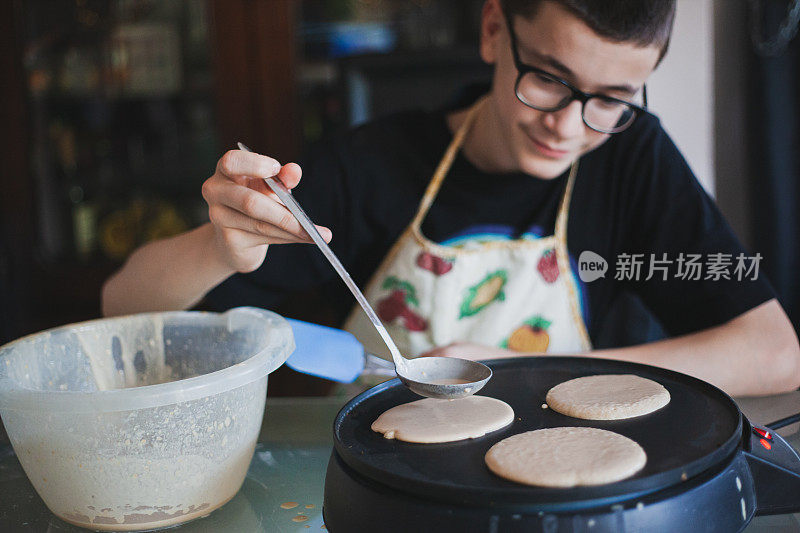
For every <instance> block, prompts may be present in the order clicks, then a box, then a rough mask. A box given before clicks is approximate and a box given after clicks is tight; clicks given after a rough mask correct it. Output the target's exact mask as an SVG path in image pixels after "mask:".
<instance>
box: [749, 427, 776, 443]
mask: <svg viewBox="0 0 800 533" xmlns="http://www.w3.org/2000/svg"><path fill="white" fill-rule="evenodd" d="M753 431H755V432H756V433H758V434H759V435H761V436H762V437H764V438H765V439H767V440H772V434H771V433H770V432H769V431H767V430H766V429H761V428H753Z"/></svg>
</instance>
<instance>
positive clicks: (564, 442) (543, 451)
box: [485, 427, 647, 488]
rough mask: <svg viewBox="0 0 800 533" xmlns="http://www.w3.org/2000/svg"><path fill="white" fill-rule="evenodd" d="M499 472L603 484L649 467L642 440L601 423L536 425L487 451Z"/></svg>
mask: <svg viewBox="0 0 800 533" xmlns="http://www.w3.org/2000/svg"><path fill="white" fill-rule="evenodd" d="M485 461H486V465H487V466H488V467H489V469H490V470H491V471H492V472H494V473H495V474H496V475H498V476H500V477H502V478H505V479H508V480H510V481H514V482H516V483H522V484H525V485H536V486H540V487H554V488H570V487H575V486H581V485H604V484H606V483H613V482H615V481H620V480H622V479H625V478H627V477H630V476H632V475H633V474H635V473H636V472H638V471H639V470H641V469H642V467H644V465H645V463H646V462H647V456H646V454H645V453H644V450H643V449H642V447H641V446H639V445H638V444H636V443H635V442H634V441H632V440H631V439H629V438H627V437H623V436H622V435H620V434H618V433H614V432H612V431H606V430H604V429H596V428H578V427H560V428H547V429H537V430H536V431H528V432H525V433H520V434H518V435H514V436H511V437H508V438H507V439H504V440H501V441H500V442H498V443H497V444H495V445H494V446H492V447H491V448H489V451H488V452H486V457H485Z"/></svg>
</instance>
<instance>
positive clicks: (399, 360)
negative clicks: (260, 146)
mask: <svg viewBox="0 0 800 533" xmlns="http://www.w3.org/2000/svg"><path fill="white" fill-rule="evenodd" d="M238 145H239V148H240V149H241V150H245V151H247V152H252V150H250V149H249V148H247V147H246V146H245V145H244V144H242V143H238ZM264 181H266V182H267V185H269V187H270V188H271V189H272V190H273V191H274V192H275V194H276V195H278V198H279V199H280V201H281V202H283V205H285V206H286V208H287V209H288V210H289V211H290V212H291V213H292V215H294V217H295V218H296V219H297V221H298V222H300V225H301V226H303V229H304V230H306V233H308V235H309V236H310V237H311V239H312V240H313V241H314V244H316V245H317V247H318V248H319V249H320V250H322V255H324V256H325V258H326V259H327V260H328V261H329V262H330V264H331V265H333V268H334V270H336V273H337V274H339V277H341V278H342V281H344V284H345V285H347V288H348V289H350V292H351V293H353V296H355V298H356V301H357V302H358V303H359V305H361V308H362V309H363V310H364V312H365V313H367V316H368V317H369V320H370V322H372V325H373V326H375V329H376V330H378V334H380V336H381V338H382V339H383V342H384V343H386V346H387V347H388V348H389V351H390V352H391V354H392V359H393V360H394V364H395V366H396V367H397V368H398V370H399V369H400V368H404V362H405V360H404V359H403V356H402V355H401V354H400V350H399V349H398V348H397V345H396V344H395V343H394V341H393V340H392V338H391V337H390V336H389V332H388V331H386V328H385V327H383V323H382V322H381V319H380V318H378V315H377V314H375V311H374V310H373V309H372V306H371V305H369V302H368V301H367V299H366V298H365V297H364V294H362V292H361V290H360V289H359V288H358V285H356V283H355V282H354V281H353V278H351V277H350V274H348V272H347V270H346V269H345V268H344V265H342V263H341V261H339V258H338V257H336V254H334V253H333V250H331V248H330V246H328V244H327V243H326V242H325V239H323V238H322V235H320V234H319V231H317V228H316V227H315V226H314V223H313V222H311V219H310V218H308V215H306V212H305V211H303V208H302V207H300V204H298V203H297V200H295V199H294V197H293V196H292V193H291V192H290V191H289V189H287V188H286V187H285V186H284V185H283V184H282V183H281V182H280V181H278V180H275V179H273V178H264Z"/></svg>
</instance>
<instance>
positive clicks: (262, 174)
mask: <svg viewBox="0 0 800 533" xmlns="http://www.w3.org/2000/svg"><path fill="white" fill-rule="evenodd" d="M280 170H281V164H280V163H278V162H277V161H276V160H275V159H273V158H271V157H269V156H265V155H261V154H256V153H253V152H245V151H243V150H229V151H228V152H225V155H223V156H222V157H221V158H220V159H219V161H217V171H218V172H220V173H221V174H224V175H225V176H227V177H229V178H235V177H236V176H256V177H259V178H266V177H270V176H274V175H276V174H277V173H278V172H279V171H280Z"/></svg>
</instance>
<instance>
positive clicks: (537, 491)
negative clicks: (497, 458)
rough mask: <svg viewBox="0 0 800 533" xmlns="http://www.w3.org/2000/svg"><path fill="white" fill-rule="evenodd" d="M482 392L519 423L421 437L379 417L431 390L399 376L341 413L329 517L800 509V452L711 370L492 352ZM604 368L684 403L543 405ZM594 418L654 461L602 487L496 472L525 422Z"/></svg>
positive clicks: (566, 521) (529, 524)
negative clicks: (528, 480)
mask: <svg viewBox="0 0 800 533" xmlns="http://www.w3.org/2000/svg"><path fill="white" fill-rule="evenodd" d="M489 366H490V367H491V368H492V370H493V372H494V377H493V378H492V379H491V380H490V381H489V383H488V384H487V385H486V387H484V389H483V390H482V391H481V392H480V394H481V395H484V396H491V397H494V398H498V399H500V400H503V401H505V402H507V403H508V404H509V405H511V407H512V408H513V409H514V413H515V419H514V422H513V423H512V424H511V425H510V426H508V427H506V428H504V429H501V430H499V431H495V432H493V433H490V434H488V435H486V436H484V437H481V438H477V439H471V440H464V441H458V442H452V443H446V444H433V445H431V444H410V443H405V442H400V441H396V440H391V439H385V438H383V436H382V435H380V434H378V433H375V432H373V431H372V430H371V429H370V425H371V424H372V422H373V421H374V420H375V419H376V418H377V417H378V416H379V415H380V414H381V413H383V412H384V411H385V410H387V409H389V408H391V407H394V406H396V405H399V404H402V403H406V402H410V401H414V400H418V399H420V398H419V396H416V395H415V394H414V393H412V392H411V391H409V390H408V389H407V388H406V387H404V386H403V385H402V384H401V383H400V382H399V380H397V379H394V380H391V381H388V382H386V383H383V384H381V385H378V386H377V387H374V388H372V389H370V390H368V391H366V392H364V393H363V394H361V395H359V396H357V397H356V398H354V399H353V400H351V401H350V402H349V403H348V404H347V405H345V406H344V407H343V408H342V410H341V411H340V412H339V414H338V415H337V417H336V420H335V422H334V428H333V429H334V450H333V453H332V455H331V459H330V462H329V464H328V470H327V474H326V478H325V497H324V498H325V499H324V504H323V513H324V517H325V524H326V527H327V528H328V530H330V531H332V532H333V533H341V532H345V533H350V532H362V531H373V530H380V531H382V532H393V531H397V532H409V531H421V532H426V531H437V532H438V531H453V532H471V531H475V532H505V531H543V532H556V531H558V532H579V531H587V532H589V531H591V532H595V531H613V532H617V531H707V532H725V533H729V532H732V531H741V530H742V529H744V527H745V526H746V525H747V524H748V523H749V522H750V520H751V519H752V518H753V516H754V515H756V514H777V513H787V512H792V511H798V510H800V457H798V454H797V452H796V451H795V450H794V449H793V448H792V447H791V446H790V445H789V444H788V443H786V441H785V440H783V438H781V437H780V436H779V435H778V434H776V433H773V432H772V431H771V430H769V429H767V428H763V427H754V426H751V425H750V423H749V422H748V421H747V419H746V418H745V417H744V416H743V415H742V413H741V412H740V410H739V408H738V407H737V405H736V404H735V403H734V402H733V400H731V398H730V397H729V396H727V395H726V394H725V393H723V392H722V391H721V390H719V389H717V388H716V387H714V386H712V385H710V384H708V383H706V382H704V381H701V380H699V379H696V378H693V377H690V376H687V375H684V374H680V373H677V372H672V371H669V370H664V369H661V368H657V367H652V366H647V365H641V364H636V363H626V362H620V361H611V360H605V359H589V358H581V357H538V358H524V359H502V360H495V361H492V362H490V363H489ZM593 374H636V375H639V376H642V377H645V378H649V379H652V380H654V381H657V382H659V383H661V384H662V385H663V386H664V387H666V389H667V390H668V391H669V393H670V396H671V400H670V403H669V404H668V405H667V406H666V407H664V408H662V409H660V410H658V411H656V412H654V413H651V414H649V415H644V416H640V417H636V418H631V419H627V420H612V421H600V420H581V419H577V418H572V417H568V416H566V415H562V414H560V413H557V412H555V411H553V410H552V409H546V408H543V406H542V404H543V403H544V399H545V395H546V394H547V391H548V390H549V389H550V388H551V387H553V386H555V385H557V384H559V383H561V382H564V381H567V380H569V379H573V378H576V377H581V376H586V375H593ZM560 426H589V427H596V428H600V429H607V430H610V431H614V432H616V433H619V434H621V435H625V436H626V437H628V438H631V439H633V440H634V441H636V442H637V443H639V444H640V445H641V446H642V447H643V448H644V450H645V452H646V453H647V464H646V465H645V467H644V468H643V469H642V470H641V471H639V472H638V473H637V474H636V475H634V476H633V477H630V478H628V479H625V480H622V481H619V482H616V483H610V484H607V485H601V486H591V487H576V488H570V489H553V488H544V487H532V486H526V485H521V484H517V483H514V482H512V481H507V480H505V479H502V478H500V477H497V476H495V475H494V474H492V473H491V471H490V470H489V469H488V468H487V467H486V464H485V463H484V455H485V454H486V451H487V450H488V449H489V448H490V447H491V446H492V445H494V444H495V443H497V442H499V441H500V440H502V439H504V438H506V437H509V436H511V435H515V434H517V433H522V432H525V431H530V430H535V429H540V428H549V427H560Z"/></svg>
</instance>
